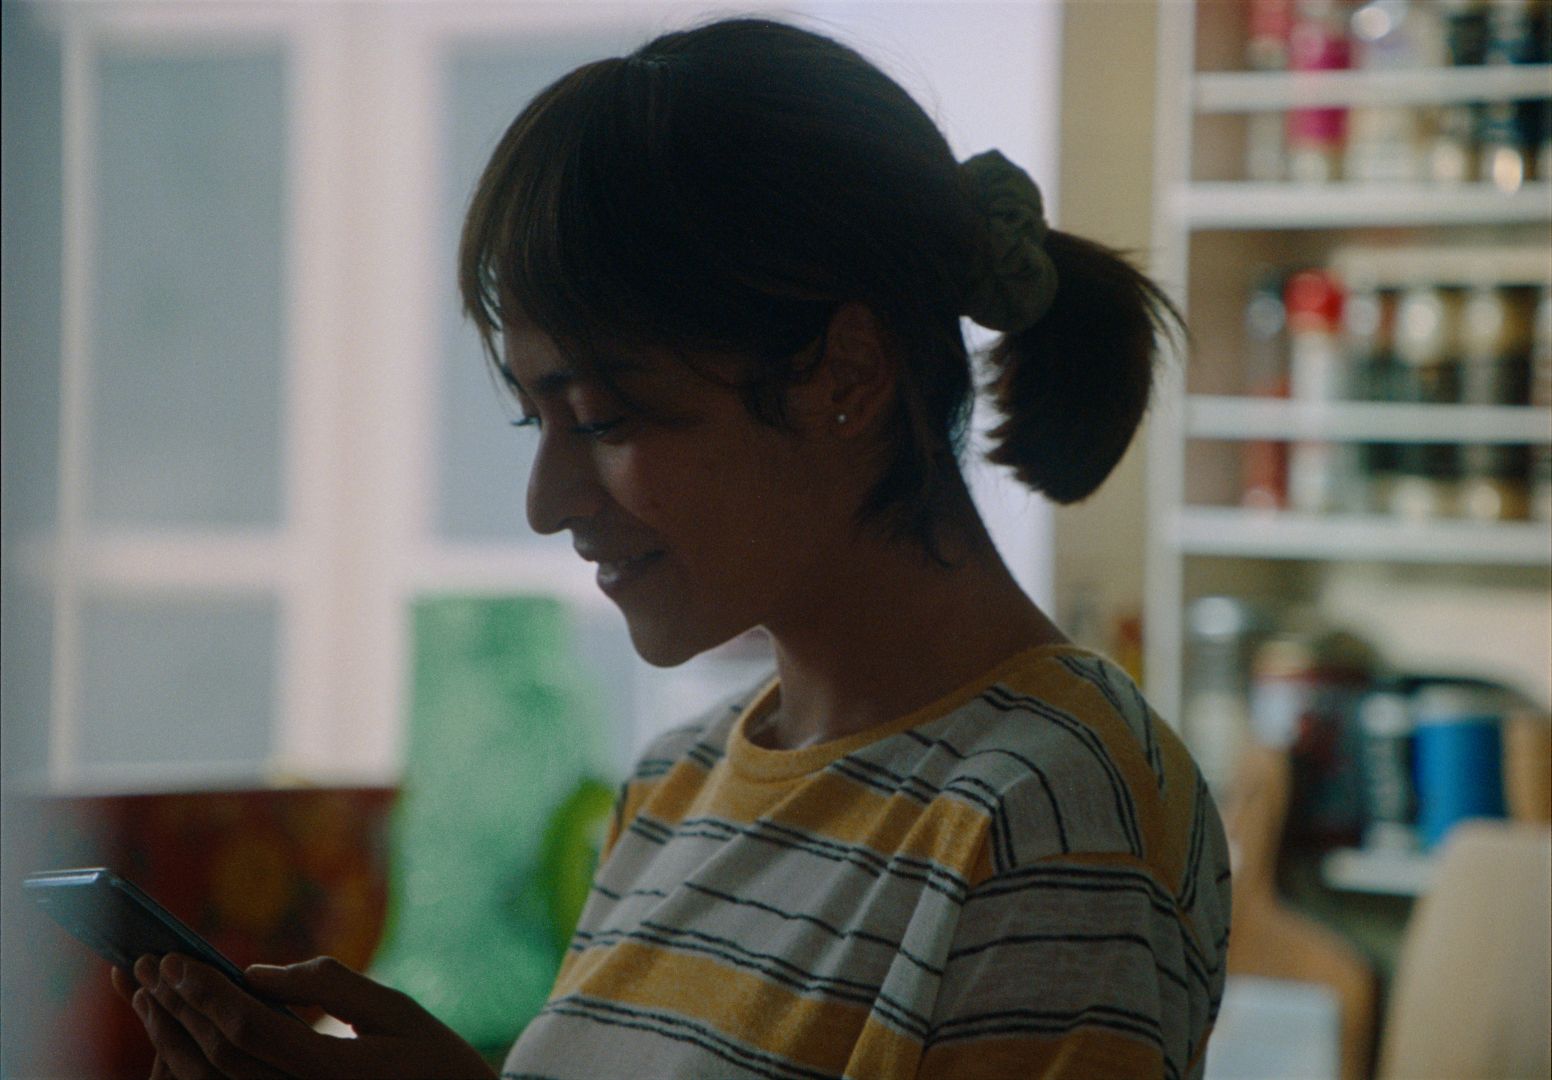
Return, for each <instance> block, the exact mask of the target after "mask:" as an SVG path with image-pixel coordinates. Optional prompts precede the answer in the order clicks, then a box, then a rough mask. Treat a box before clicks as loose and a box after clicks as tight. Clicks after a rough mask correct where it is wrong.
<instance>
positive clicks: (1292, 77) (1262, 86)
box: [1192, 64, 1552, 113]
mask: <svg viewBox="0 0 1552 1080" xmlns="http://www.w3.org/2000/svg"><path fill="white" fill-rule="evenodd" d="M1548 96H1552V64H1523V65H1514V66H1509V65H1503V66H1483V67H1445V68H1417V69H1415V70H1411V71H1301V72H1284V71H1214V72H1204V73H1202V74H1199V75H1197V76H1196V77H1195V79H1194V80H1193V82H1192V101H1193V104H1194V105H1195V107H1196V111H1197V112H1199V113H1244V112H1280V111H1282V110H1284V109H1297V108H1320V107H1333V106H1359V107H1362V106H1386V105H1399V106H1405V105H1463V104H1469V103H1472V102H1483V101H1493V100H1514V99H1518V98H1537V97H1548Z"/></svg>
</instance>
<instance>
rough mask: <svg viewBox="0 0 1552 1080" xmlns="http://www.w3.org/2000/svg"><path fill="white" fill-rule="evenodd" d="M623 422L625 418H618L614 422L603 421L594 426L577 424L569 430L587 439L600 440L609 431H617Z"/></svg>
mask: <svg viewBox="0 0 1552 1080" xmlns="http://www.w3.org/2000/svg"><path fill="white" fill-rule="evenodd" d="M624 422H625V418H624V417H619V418H616V419H614V420H604V421H601V422H599V423H594V424H578V425H577V426H576V427H574V428H572V429H571V430H572V431H574V432H576V433H577V434H578V435H586V436H588V437H589V438H594V439H602V438H603V437H604V436H605V435H608V434H609V433H610V432H611V431H617V429H618V428H619V427H620V425H621V424H623V423H624Z"/></svg>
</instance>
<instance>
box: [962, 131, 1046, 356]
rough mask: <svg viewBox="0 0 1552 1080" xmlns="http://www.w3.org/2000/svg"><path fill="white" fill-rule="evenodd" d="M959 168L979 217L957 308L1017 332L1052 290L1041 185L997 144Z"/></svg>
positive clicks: (1036, 318)
mask: <svg viewBox="0 0 1552 1080" xmlns="http://www.w3.org/2000/svg"><path fill="white" fill-rule="evenodd" d="M959 172H960V176H961V178H962V180H963V183H964V186H965V189H966V192H967V194H968V195H969V197H970V199H971V200H972V201H973V203H974V205H975V208H976V211H977V215H978V217H979V218H980V220H981V223H982V239H981V243H980V244H979V245H977V246H978V249H979V254H978V258H977V262H976V264H975V266H974V267H973V268H972V271H971V274H970V278H969V280H968V282H967V283H966V284H967V288H966V292H965V298H964V300H963V301H962V302H961V304H960V310H961V311H962V312H963V313H964V314H965V315H968V316H969V317H970V318H972V319H974V320H975V321H976V322H978V323H980V324H981V325H982V326H984V327H986V328H987V329H989V330H1000V331H1002V332H1003V333H1008V334H1017V333H1020V332H1022V331H1024V330H1027V329H1029V328H1030V327H1031V326H1033V325H1034V324H1035V323H1036V322H1038V321H1039V320H1040V317H1041V316H1042V315H1044V314H1045V313H1046V311H1047V310H1049V309H1050V307H1051V300H1052V299H1053V298H1054V297H1055V296H1056V267H1055V265H1054V264H1053V263H1052V262H1051V257H1050V256H1049V255H1047V254H1046V251H1045V237H1046V232H1047V228H1048V227H1047V225H1046V220H1045V205H1044V202H1043V200H1042V199H1041V197H1040V188H1039V186H1038V185H1036V183H1035V182H1034V180H1032V179H1030V176H1029V174H1028V173H1027V172H1025V171H1024V170H1023V169H1021V168H1019V167H1018V166H1017V165H1015V164H1013V162H1011V161H1009V160H1008V159H1007V158H1005V157H1003V156H1002V154H1001V153H1000V152H999V151H996V150H988V151H986V152H985V153H983V154H977V155H975V156H974V157H972V158H969V159H967V160H966V161H964V162H962V163H960V166H959Z"/></svg>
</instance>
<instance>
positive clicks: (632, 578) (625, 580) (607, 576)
mask: <svg viewBox="0 0 1552 1080" xmlns="http://www.w3.org/2000/svg"><path fill="white" fill-rule="evenodd" d="M662 557H663V552H661V551H649V552H647V553H646V554H645V555H637V556H636V557H634V558H631V559H614V560H609V561H603V560H600V561H599V563H598V578H597V580H598V587H599V588H600V589H601V590H603V592H604V593H606V594H607V595H609V596H613V595H615V594H616V593H618V592H620V591H621V590H623V589H625V588H627V587H629V586H630V585H631V584H633V583H634V582H636V581H637V580H639V579H640V578H641V577H643V576H644V575H645V574H647V573H649V572H650V571H651V570H652V568H653V567H655V566H656V565H657V564H658V562H659V560H661V559H662Z"/></svg>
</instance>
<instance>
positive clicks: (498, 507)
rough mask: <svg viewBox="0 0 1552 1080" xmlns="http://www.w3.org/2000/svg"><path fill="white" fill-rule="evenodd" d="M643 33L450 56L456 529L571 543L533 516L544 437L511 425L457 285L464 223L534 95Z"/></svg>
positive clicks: (489, 536)
mask: <svg viewBox="0 0 1552 1080" xmlns="http://www.w3.org/2000/svg"><path fill="white" fill-rule="evenodd" d="M642 40H645V38H644V37H642V36H641V35H639V34H636V33H630V32H620V33H617V34H615V35H613V36H604V35H600V36H598V37H590V38H585V39H578V38H567V39H564V40H560V41H532V42H526V43H513V44H508V45H502V46H499V47H492V46H489V45H481V46H468V45H466V46H461V47H459V48H456V49H454V50H453V51H452V52H451V54H450V56H449V61H448V70H447V74H446V79H445V81H444V85H445V87H446V93H447V97H446V100H445V107H446V115H445V117H444V118H443V122H442V124H441V125H440V126H441V130H442V131H443V132H445V135H444V140H445V141H444V143H443V147H442V185H441V187H442V208H441V241H440V242H439V245H438V249H439V251H440V252H441V253H442V265H441V272H440V277H439V281H440V282H442V283H443V287H442V292H443V295H444V296H445V303H446V307H445V309H444V310H445V315H444V318H443V327H444V329H443V335H442V340H443V347H442V358H443V364H442V372H441V377H440V380H439V381H440V393H441V407H440V415H439V422H440V427H441V433H440V436H439V438H438V462H437V474H436V475H437V482H438V487H437V499H436V527H437V531H438V532H439V533H440V534H441V535H442V536H443V537H445V538H447V539H451V540H514V541H526V542H529V543H535V544H544V545H553V546H557V547H559V546H569V543H570V541H569V539H567V538H566V537H565V536H564V534H562V535H561V536H552V537H540V536H537V535H536V534H535V533H533V532H532V531H531V530H530V529H529V528H528V524H527V521H526V519H525V518H524V515H523V498H524V492H525V490H526V488H527V485H528V470H529V467H530V466H531V464H532V462H533V451H534V449H535V447H536V446H537V442H536V439H535V437H534V433H533V432H532V431H520V430H517V429H515V428H512V427H510V426H509V425H508V423H507V421H508V420H509V419H510V418H511V417H512V416H515V415H516V411H515V406H513V405H510V404H508V403H507V399H506V396H505V391H504V390H502V389H500V388H498V387H497V386H496V384H495V382H494V381H493V379H492V376H491V374H490V372H489V370H488V365H487V364H486V362H485V359H484V356H483V353H482V351H481V348H480V343H479V336H478V334H476V333H475V330H474V326H473V324H471V323H470V322H468V321H467V320H466V319H465V318H464V317H463V313H462V309H461V308H460V306H459V303H458V290H457V270H456V266H457V262H456V255H457V249H458V233H459V229H460V227H461V226H462V223H463V214H464V211H465V210H466V209H467V208H468V201H469V196H470V194H472V193H473V190H474V184H475V182H476V181H477V180H478V179H479V175H480V170H481V169H482V168H483V167H484V165H485V161H486V159H487V158H489V156H490V153H491V151H492V150H494V149H495V147H496V142H497V140H498V139H500V137H501V134H502V132H504V131H505V130H506V128H507V125H508V124H510V123H511V122H512V120H513V119H514V118H515V117H516V116H517V114H518V113H519V112H520V111H521V110H522V107H523V106H524V105H526V104H527V103H528V100H529V99H530V98H531V97H533V96H534V95H535V94H537V93H538V92H539V91H540V90H543V89H544V88H545V87H546V86H548V85H549V84H550V83H552V82H554V81H555V80H556V79H558V78H559V77H560V76H562V75H564V74H565V73H566V72H568V71H570V70H571V69H573V68H575V67H577V66H578V65H580V64H583V63H585V62H587V61H589V60H596V59H598V58H599V57H601V56H609V55H618V54H620V53H622V52H624V51H626V50H628V49H630V48H633V47H634V46H635V45H637V44H639V43H640V41H642Z"/></svg>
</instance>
